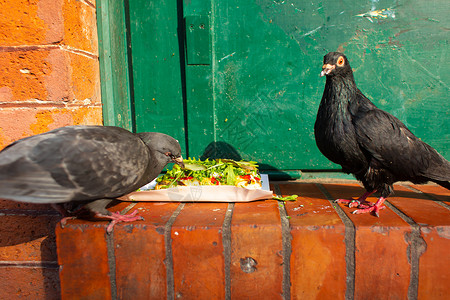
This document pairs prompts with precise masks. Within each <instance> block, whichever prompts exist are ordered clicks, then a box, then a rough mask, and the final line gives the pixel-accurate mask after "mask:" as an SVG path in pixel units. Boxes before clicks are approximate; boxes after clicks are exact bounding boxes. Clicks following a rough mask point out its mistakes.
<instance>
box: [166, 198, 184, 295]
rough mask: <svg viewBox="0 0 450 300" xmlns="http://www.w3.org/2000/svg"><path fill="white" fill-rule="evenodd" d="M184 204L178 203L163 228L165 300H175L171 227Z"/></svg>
mask: <svg viewBox="0 0 450 300" xmlns="http://www.w3.org/2000/svg"><path fill="white" fill-rule="evenodd" d="M184 205H185V204H184V203H180V204H179V205H178V207H177V209H176V210H175V211H174V212H173V214H172V216H170V219H169V221H167V223H166V225H165V226H164V243H165V250H166V259H165V260H164V264H165V265H166V285H167V299H168V300H173V299H175V282H174V275H173V255H172V236H171V233H172V225H173V223H175V219H176V218H177V217H178V215H179V214H180V213H181V210H182V209H183V208H184Z"/></svg>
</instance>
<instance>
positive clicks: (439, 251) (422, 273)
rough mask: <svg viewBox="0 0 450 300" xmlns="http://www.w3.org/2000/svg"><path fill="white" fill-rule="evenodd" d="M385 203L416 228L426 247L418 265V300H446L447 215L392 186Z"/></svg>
mask: <svg viewBox="0 0 450 300" xmlns="http://www.w3.org/2000/svg"><path fill="white" fill-rule="evenodd" d="M395 190H396V193H395V196H394V197H389V198H388V200H389V202H391V203H392V204H393V205H395V206H396V207H397V208H399V209H400V210H401V211H402V212H404V213H405V214H407V215H408V216H409V217H410V218H412V219H413V220H414V221H415V222H416V223H418V224H419V225H420V232H421V237H422V238H423V241H424V242H425V244H426V247H425V249H424V250H425V251H424V252H423V254H422V256H421V257H420V261H419V291H418V298H419V299H448V295H449V291H450V288H449V285H448V282H449V281H450V269H449V268H448V266H449V265H450V258H449V256H448V253H447V252H448V249H450V212H449V211H448V209H446V208H444V207H442V206H441V205H439V204H437V203H435V202H434V201H431V200H428V199H426V198H425V197H423V196H422V195H420V194H418V193H414V192H411V191H410V190H409V189H407V188H405V187H402V186H396V187H395Z"/></svg>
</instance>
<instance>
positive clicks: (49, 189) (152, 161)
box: [0, 126, 183, 232]
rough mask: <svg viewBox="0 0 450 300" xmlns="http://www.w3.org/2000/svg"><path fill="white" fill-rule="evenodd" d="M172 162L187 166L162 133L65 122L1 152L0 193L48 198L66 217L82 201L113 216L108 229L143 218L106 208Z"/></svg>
mask: <svg viewBox="0 0 450 300" xmlns="http://www.w3.org/2000/svg"><path fill="white" fill-rule="evenodd" d="M170 162H175V163H177V164H179V165H181V166H183V158H182V156H181V148H180V145H179V143H178V141H177V140H175V139H174V138H172V137H170V136H168V135H166V134H163V133H157V132H144V133H136V134H134V133H131V132H129V131H127V130H125V129H123V128H119V127H112V126H67V127H61V128H58V129H55V130H52V131H49V132H46V133H43V134H39V135H35V136H31V137H27V138H24V139H21V140H18V141H16V142H14V143H12V144H10V145H9V146H7V147H6V148H4V149H3V150H2V151H1V152H0V198H2V199H8V200H13V201H20V202H29V203H49V204H52V205H53V206H54V207H55V208H57V209H58V210H59V211H60V212H62V213H64V214H65V215H66V216H67V213H68V211H69V210H70V209H69V208H71V207H74V206H75V205H78V204H80V205H81V207H82V208H83V210H80V211H88V212H89V213H90V214H93V215H94V216H95V217H100V218H107V219H110V220H112V222H111V223H110V225H109V226H108V228H107V230H108V232H110V231H111V230H112V228H113V226H114V224H116V223H118V222H131V221H135V220H140V219H142V218H141V217H139V216H136V213H137V211H135V212H133V213H131V214H129V215H121V214H119V213H111V212H109V211H108V210H107V209H106V207H107V206H108V205H109V204H110V203H111V202H112V201H114V200H115V199H116V198H118V197H120V196H122V195H125V194H128V193H130V192H133V191H135V190H137V189H138V188H140V187H141V186H143V185H145V184H147V183H148V182H150V181H152V180H153V179H154V178H156V177H157V176H158V174H159V173H160V172H161V171H162V170H163V168H164V167H165V166H166V165H167V164H168V163H170ZM80 205H78V206H80ZM65 220H66V218H64V219H63V221H64V222H65ZM63 221H62V223H64V222H63Z"/></svg>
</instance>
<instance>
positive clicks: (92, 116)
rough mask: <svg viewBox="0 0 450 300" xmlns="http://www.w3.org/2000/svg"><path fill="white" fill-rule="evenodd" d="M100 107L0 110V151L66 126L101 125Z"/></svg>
mask: <svg viewBox="0 0 450 300" xmlns="http://www.w3.org/2000/svg"><path fill="white" fill-rule="evenodd" d="M101 110H102V109H101V107H100V106H98V107H96V106H92V107H71V108H32V107H31V108H21V109H20V110H17V109H14V108H7V109H0V149H3V148H4V147H5V146H7V145H9V144H10V143H12V142H14V141H16V140H18V139H21V138H24V137H27V136H31V135H34V134H39V133H43V132H47V131H49V130H52V129H55V128H58V127H62V126H68V125H89V124H90V125H94V124H97V125H100V124H102V111H101Z"/></svg>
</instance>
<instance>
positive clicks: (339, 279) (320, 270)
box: [280, 184, 347, 299]
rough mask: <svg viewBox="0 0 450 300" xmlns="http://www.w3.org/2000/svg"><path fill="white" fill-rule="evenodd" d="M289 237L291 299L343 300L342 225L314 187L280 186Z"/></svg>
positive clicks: (343, 259)
mask: <svg viewBox="0 0 450 300" xmlns="http://www.w3.org/2000/svg"><path fill="white" fill-rule="evenodd" d="M280 189H281V192H282V194H283V195H293V194H296V195H299V196H300V197H299V198H298V199H297V201H288V202H286V204H285V207H286V212H287V215H288V216H289V217H290V218H289V223H290V227H291V236H292V242H291V243H292V254H291V260H290V271H291V298H292V299H331V298H333V299H344V298H345V291H346V276H347V275H346V262H345V251H346V246H345V243H344V238H345V225H344V224H343V223H342V221H341V219H340V217H339V216H338V214H337V213H336V211H335V210H334V209H333V207H332V205H331V204H330V202H329V201H327V200H326V198H325V196H324V195H323V193H322V192H321V191H320V190H319V189H318V187H317V186H316V185H315V184H281V185H280Z"/></svg>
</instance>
